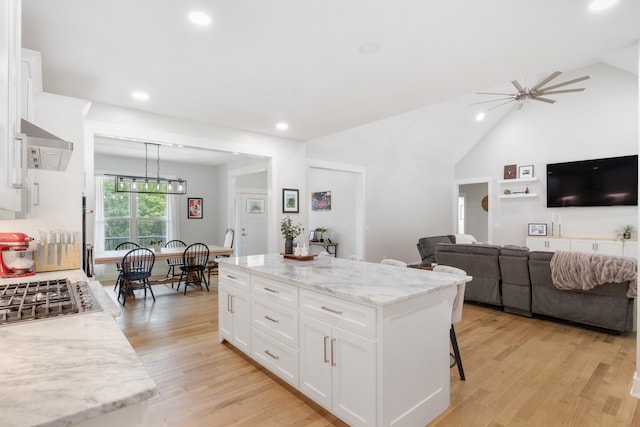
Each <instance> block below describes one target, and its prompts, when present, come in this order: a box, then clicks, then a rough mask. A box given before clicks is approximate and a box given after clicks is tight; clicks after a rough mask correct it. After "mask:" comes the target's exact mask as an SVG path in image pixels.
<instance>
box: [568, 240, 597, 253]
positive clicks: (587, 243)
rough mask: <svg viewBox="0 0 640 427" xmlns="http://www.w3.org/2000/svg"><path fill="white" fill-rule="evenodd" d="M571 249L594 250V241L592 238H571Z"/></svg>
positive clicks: (592, 251)
mask: <svg viewBox="0 0 640 427" xmlns="http://www.w3.org/2000/svg"><path fill="white" fill-rule="evenodd" d="M571 250H572V251H573V252H588V253H595V252H596V243H595V242H594V241H593V240H572V241H571Z"/></svg>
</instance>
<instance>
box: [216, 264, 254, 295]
mask: <svg viewBox="0 0 640 427" xmlns="http://www.w3.org/2000/svg"><path fill="white" fill-rule="evenodd" d="M219 269H220V273H219V276H218V281H219V283H220V284H224V285H228V286H231V287H233V288H236V289H242V290H243V291H247V292H249V290H250V287H249V283H250V281H251V274H250V273H249V272H247V271H242V270H237V269H235V268H229V267H227V266H226V265H224V264H220V267H219Z"/></svg>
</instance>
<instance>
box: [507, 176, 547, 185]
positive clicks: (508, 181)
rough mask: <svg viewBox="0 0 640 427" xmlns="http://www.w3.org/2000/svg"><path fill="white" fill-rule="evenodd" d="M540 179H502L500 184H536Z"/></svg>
mask: <svg viewBox="0 0 640 427" xmlns="http://www.w3.org/2000/svg"><path fill="white" fill-rule="evenodd" d="M537 180H538V178H535V177H534V178H514V179H501V180H499V181H498V184H520V183H523V182H536V181H537Z"/></svg>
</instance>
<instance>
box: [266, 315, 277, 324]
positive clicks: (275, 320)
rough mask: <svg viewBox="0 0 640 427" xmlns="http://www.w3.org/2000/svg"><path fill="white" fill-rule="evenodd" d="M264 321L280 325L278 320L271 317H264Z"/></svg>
mask: <svg viewBox="0 0 640 427" xmlns="http://www.w3.org/2000/svg"><path fill="white" fill-rule="evenodd" d="M264 318H265V319H267V320H270V321H271V322H273V323H280V321H279V320H278V319H274V318H273V317H269V316H264Z"/></svg>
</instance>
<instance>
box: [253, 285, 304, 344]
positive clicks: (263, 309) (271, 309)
mask: <svg viewBox="0 0 640 427" xmlns="http://www.w3.org/2000/svg"><path fill="white" fill-rule="evenodd" d="M251 304H252V310H251V313H252V317H253V326H254V327H255V328H257V329H259V330H261V331H262V332H264V333H266V334H268V335H269V336H271V337H273V338H276V339H278V340H279V341H282V342H283V343H285V344H287V345H289V346H291V347H293V348H298V312H297V311H293V310H290V309H288V308H286V307H282V306H280V305H278V304H273V303H271V302H269V301H266V300H264V299H262V298H259V297H257V296H255V295H254V296H253V298H252V302H251Z"/></svg>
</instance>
